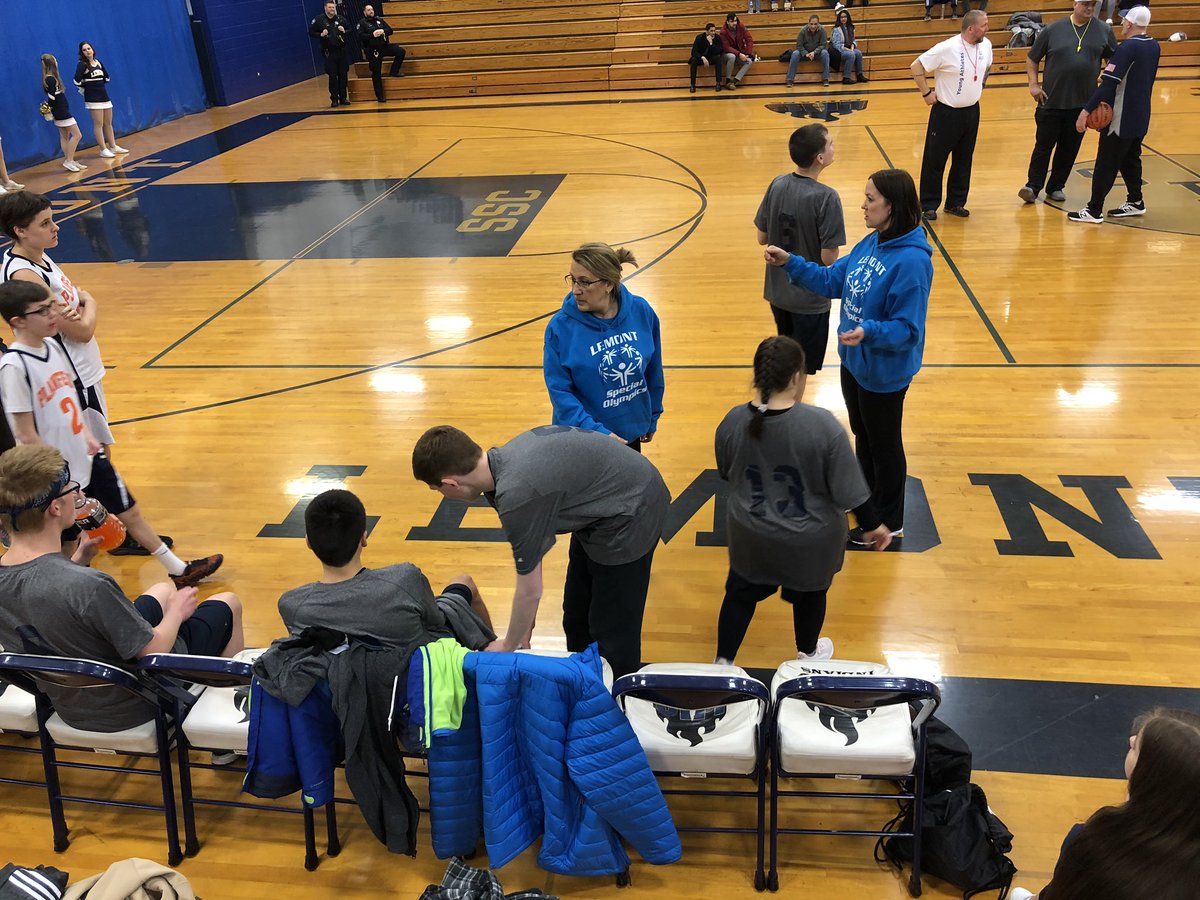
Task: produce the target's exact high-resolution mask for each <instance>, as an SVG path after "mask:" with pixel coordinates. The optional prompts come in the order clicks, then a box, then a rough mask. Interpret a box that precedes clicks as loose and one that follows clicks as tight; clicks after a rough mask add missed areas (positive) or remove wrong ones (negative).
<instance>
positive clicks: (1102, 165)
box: [1067, 6, 1160, 225]
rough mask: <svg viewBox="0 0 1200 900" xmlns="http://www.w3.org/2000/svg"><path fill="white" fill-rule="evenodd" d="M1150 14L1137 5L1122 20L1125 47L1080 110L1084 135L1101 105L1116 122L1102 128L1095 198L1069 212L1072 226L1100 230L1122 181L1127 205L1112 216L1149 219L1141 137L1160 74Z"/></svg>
mask: <svg viewBox="0 0 1200 900" xmlns="http://www.w3.org/2000/svg"><path fill="white" fill-rule="evenodd" d="M1149 26H1150V10H1149V9H1147V8H1146V7H1144V6H1135V7H1133V9H1130V10H1128V11H1127V12H1126V13H1125V16H1124V18H1123V19H1122V20H1121V37H1122V38H1123V39H1124V40H1122V41H1121V45H1120V46H1119V47H1117V52H1116V53H1114V54H1113V56H1112V59H1111V60H1109V63H1108V65H1107V66H1105V67H1104V71H1103V72H1102V73H1101V74H1100V85H1099V87H1097V88H1096V90H1095V93H1093V94H1092V97H1091V99H1090V100H1088V102H1087V103H1086V104H1085V105H1084V107H1083V109H1081V110H1080V111H1079V116H1078V117H1077V118H1076V120H1075V130H1076V131H1077V132H1079V133H1080V134H1083V132H1084V130H1085V129H1086V128H1087V126H1088V116H1089V115H1091V114H1092V112H1094V111H1095V110H1096V109H1097V108H1098V107H1100V105H1101V104H1102V103H1106V104H1108V105H1109V106H1111V107H1112V109H1113V116H1112V121H1111V122H1110V123H1109V124H1108V125H1107V126H1106V127H1101V128H1100V146H1099V149H1098V150H1097V151H1096V164H1095V166H1094V167H1093V168H1092V198H1091V200H1089V201H1088V205H1087V206H1085V207H1084V208H1083V209H1081V210H1079V212H1073V213H1069V214H1068V215H1067V218H1068V219H1070V220H1071V221H1072V222H1085V223H1088V224H1091V225H1100V224H1102V223H1103V222H1104V201H1105V199H1106V198H1107V197H1108V192H1109V191H1110V190H1112V186H1113V184H1114V183H1115V182H1116V180H1117V173H1118V172H1120V173H1121V178H1122V179H1123V180H1124V181H1125V192H1126V199H1125V202H1124V203H1122V204H1121V205H1120V206H1118V207H1117V208H1116V209H1110V210H1109V211H1108V214H1109V215H1110V216H1112V217H1113V218H1114V219H1124V218H1128V217H1131V216H1144V215H1145V214H1146V204H1145V202H1143V200H1142V138H1144V137H1145V136H1146V132H1148V131H1149V130H1150V98H1151V97H1152V96H1153V94H1154V78H1155V76H1156V75H1157V74H1158V57H1159V53H1160V50H1159V46H1158V41H1156V40H1154V38H1152V37H1150V35H1148V34H1147V33H1146V29H1147V28H1148V27H1149Z"/></svg>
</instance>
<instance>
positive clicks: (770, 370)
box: [746, 335, 804, 439]
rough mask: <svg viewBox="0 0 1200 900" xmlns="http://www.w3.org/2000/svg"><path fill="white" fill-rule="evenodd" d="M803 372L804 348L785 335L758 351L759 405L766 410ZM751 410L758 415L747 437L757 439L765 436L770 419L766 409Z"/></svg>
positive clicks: (755, 369)
mask: <svg viewBox="0 0 1200 900" xmlns="http://www.w3.org/2000/svg"><path fill="white" fill-rule="evenodd" d="M803 371H804V348H803V347H801V346H800V345H799V344H798V343H796V342H795V341H794V340H792V339H791V338H790V337H786V336H784V335H776V336H775V337H769V338H767V339H766V340H764V341H763V342H762V343H761V344H759V345H758V349H757V350H755V351H754V389H755V390H756V391H758V396H759V401H760V402H761V403H762V404H763V406H766V404H767V403H768V402H769V401H770V399H771V395H772V394H778V393H779V392H780V391H783V390H785V389H786V388H787V386H788V385H789V384H790V383H791V381H792V379H793V378H794V377H796V373H797V372H803ZM751 408H752V409H753V410H754V415H753V417H752V418H751V419H750V424H749V426H748V427H747V428H746V433H747V434H749V435H750V437H752V438H755V439H757V438H759V437H761V436H762V430H763V421H764V419H765V418H766V416H765V415H764V410H763V409H762V408H760V407H758V406H755V405H754V404H751Z"/></svg>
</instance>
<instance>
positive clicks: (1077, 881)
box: [1039, 709, 1200, 900]
mask: <svg viewBox="0 0 1200 900" xmlns="http://www.w3.org/2000/svg"><path fill="white" fill-rule="evenodd" d="M1130 745H1131V746H1130V752H1129V757H1128V758H1127V760H1126V765H1125V770H1126V773H1127V774H1128V775H1129V799H1128V800H1126V801H1125V802H1124V803H1122V804H1121V805H1120V806H1107V807H1105V808H1104V809H1101V810H1099V811H1097V812H1096V813H1095V814H1094V815H1093V816H1092V817H1091V818H1090V819H1088V821H1087V823H1086V824H1085V825H1084V826H1083V830H1082V831H1080V832H1079V835H1078V837H1076V838H1075V839H1074V840H1073V841H1071V842H1070V843H1069V844H1068V845H1067V846H1066V847H1065V848H1064V850H1063V853H1062V856H1061V857H1060V858H1059V860H1058V865H1057V866H1055V868H1054V878H1053V879H1052V880H1051V882H1050V884H1048V885H1047V886H1046V887H1045V888H1043V889H1042V892H1041V894H1039V898H1040V900H1097V898H1100V897H1130V898H1133V897H1147V898H1149V897H1153V898H1154V900H1193V898H1195V896H1196V892H1197V885H1198V884H1200V715H1197V714H1196V713H1194V712H1189V711H1187V710H1182V709H1156V710H1154V711H1153V712H1151V713H1148V714H1147V715H1145V716H1142V717H1140V718H1139V719H1138V720H1137V721H1136V722H1134V726H1133V736H1132V739H1131V741H1130Z"/></svg>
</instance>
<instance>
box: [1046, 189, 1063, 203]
mask: <svg viewBox="0 0 1200 900" xmlns="http://www.w3.org/2000/svg"><path fill="white" fill-rule="evenodd" d="M1046 196H1047V197H1048V198H1049V199H1051V200H1053V201H1054V202H1055V203H1065V202H1066V200H1067V195H1066V194H1064V193H1063V192H1062V191H1049V192H1048V193H1047V194H1046Z"/></svg>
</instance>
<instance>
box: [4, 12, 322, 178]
mask: <svg viewBox="0 0 1200 900" xmlns="http://www.w3.org/2000/svg"><path fill="white" fill-rule="evenodd" d="M0 4H2V6H3V11H4V27H3V28H0V137H2V138H3V139H4V145H3V146H4V156H5V159H6V161H7V163H8V169H9V171H10V172H15V170H17V169H20V168H23V167H24V166H28V165H32V164H34V163H37V162H41V161H43V160H46V159H50V158H52V157H55V156H60V155H61V153H62V151H61V150H60V149H59V145H58V134H57V129H56V126H54V125H52V124H50V123H49V122H47V121H46V120H45V119H43V118H42V117H41V115H40V114H39V113H38V109H37V107H38V104H39V103H41V102H42V101H43V100H45V99H46V95H45V94H44V93H42V91H41V81H42V76H41V62H40V57H41V55H42V54H43V53H52V54H53V55H54V56H55V57H57V59H58V67H59V72H60V73H61V75H62V78H63V84H64V87H65V88H66V91H67V97H68V99H69V101H70V103H71V113H72V114H73V115H74V116H75V119H76V121H78V122H79V128H80V130H81V131H82V132H83V140H82V141H81V142H80V146H81V147H86V146H88V145H90V144H92V143H94V141H95V139H94V137H93V135H92V120H91V116H90V115H89V114H88V111H87V110H86V109H84V106H83V97H81V96H80V95H79V93H78V91H76V89H75V85H73V84H72V83H71V80H72V78H73V77H74V75H75V65H76V63H77V62H78V60H79V42H80V41H88V42H89V43H91V44H92V45H93V46H94V47H95V48H96V56H97V57H99V59H100V61H101V62H103V63H104V65H105V68H107V69H108V74H109V76H110V77H111V78H112V81H111V82H110V83H109V85H108V91H109V95H110V96H111V97H112V101H113V126H114V129H115V131H116V134H117V138H118V140H119V139H120V137H121V135H124V134H128V133H130V132H132V131H140V130H142V129H144V128H149V127H150V126H152V125H157V124H158V123H160V122H165V121H167V120H169V119H175V118H178V117H180V116H184V115H187V114H188V113H193V112H199V111H200V110H202V109H204V107H205V103H204V86H203V83H202V81H201V78H200V68H199V64H198V62H197V60H196V50H195V43H194V41H193V40H192V34H191V24H190V22H189V20H188V14H187V6H186V2H185V0H0ZM246 5H252V4H250V3H247V4H246ZM279 5H283V4H282V3H281V4H279ZM305 39H306V40H307V38H305ZM84 155H85V156H86V155H87V154H84ZM17 180H20V179H19V178H18V179H17Z"/></svg>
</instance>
